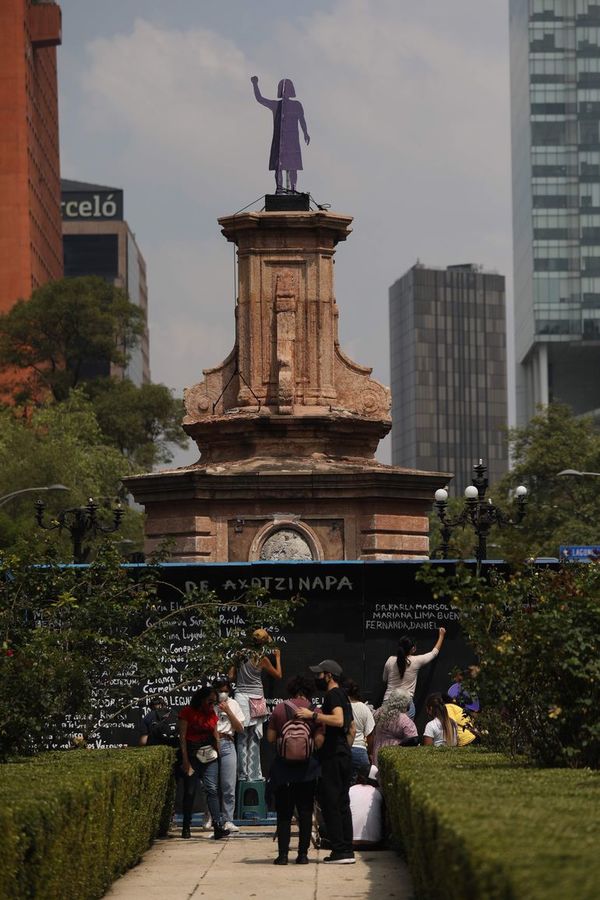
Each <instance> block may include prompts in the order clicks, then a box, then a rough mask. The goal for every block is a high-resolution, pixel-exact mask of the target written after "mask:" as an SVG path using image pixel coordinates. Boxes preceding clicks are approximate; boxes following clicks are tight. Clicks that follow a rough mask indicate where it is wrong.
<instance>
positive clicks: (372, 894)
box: [105, 827, 412, 900]
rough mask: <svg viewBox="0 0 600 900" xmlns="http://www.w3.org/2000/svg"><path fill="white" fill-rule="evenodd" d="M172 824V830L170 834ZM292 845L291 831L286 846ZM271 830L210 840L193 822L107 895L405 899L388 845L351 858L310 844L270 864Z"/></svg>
mask: <svg viewBox="0 0 600 900" xmlns="http://www.w3.org/2000/svg"><path fill="white" fill-rule="evenodd" d="M178 833H179V832H178V831H177V832H175V831H174V832H173V835H177V834H178ZM295 846H296V839H295V836H294V835H292V847H295ZM275 848H276V844H275V843H274V842H273V830H272V829H265V828H252V827H244V828H243V829H242V831H241V832H240V834H239V835H232V836H231V837H230V838H229V839H227V840H224V841H214V840H212V838H211V836H210V835H208V834H205V833H203V832H202V831H200V830H199V829H192V839H191V840H188V841H183V840H181V839H180V838H179V837H175V836H174V837H172V838H168V839H165V840H159V841H156V842H155V843H154V845H153V846H152V847H151V848H150V850H148V852H147V853H146V854H145V855H144V858H143V860H142V862H141V863H140V864H139V865H138V866H136V867H135V868H134V869H131V870H130V871H129V872H127V873H126V874H125V875H123V877H122V878H120V879H119V880H118V881H116V882H115V883H114V884H113V886H112V888H111V889H110V890H109V891H108V893H107V894H106V895H105V896H106V897H107V898H110V900H192V898H193V900H201V898H206V900H250V898H256V900H281V898H286V895H287V900H337V898H339V900H410V898H411V897H412V890H411V885H410V878H409V875H408V872H407V869H406V866H405V864H404V862H403V861H402V860H401V859H400V857H399V856H398V855H397V854H396V853H394V852H393V851H391V850H377V851H376V850H362V851H359V852H357V854H356V859H357V862H356V864H355V865H353V866H330V865H325V864H323V863H322V862H321V861H322V859H323V857H324V856H327V854H328V852H329V851H324V850H320V851H317V850H314V849H311V851H310V854H309V855H310V857H311V864H310V865H308V866H297V865H295V863H294V859H295V853H293V854H290V859H291V864H290V865H288V866H274V865H273V864H272V861H273V858H274V857H275V856H276V849H275Z"/></svg>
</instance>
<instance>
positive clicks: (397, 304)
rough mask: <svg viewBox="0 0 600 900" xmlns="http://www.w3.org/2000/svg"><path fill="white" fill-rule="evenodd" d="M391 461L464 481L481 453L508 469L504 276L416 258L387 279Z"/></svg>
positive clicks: (495, 472) (497, 470) (496, 470)
mask: <svg viewBox="0 0 600 900" xmlns="http://www.w3.org/2000/svg"><path fill="white" fill-rule="evenodd" d="M389 296H390V360H391V385H392V421H393V426H392V463H393V464H394V465H396V466H408V467H410V468H416V469H429V470H432V469H433V470H434V471H437V472H454V474H455V478H454V481H453V483H452V489H453V491H454V492H455V493H459V494H460V493H462V491H463V490H464V488H465V487H466V485H468V484H470V483H471V478H472V476H473V465H474V464H475V463H476V462H477V461H478V460H479V459H480V458H482V459H484V460H485V461H486V462H487V464H488V467H489V478H490V482H491V483H492V484H493V483H494V482H495V481H496V480H497V479H498V478H500V477H501V476H502V475H503V474H504V473H505V472H506V469H507V440H506V424H507V391H506V325H505V291H504V277H503V276H502V275H497V274H495V273H492V272H482V271H480V269H479V267H478V266H474V265H464V266H448V268H447V269H434V268H429V267H425V266H422V265H420V264H419V263H417V265H415V266H413V267H412V269H409V271H408V272H407V273H406V274H405V275H403V276H402V278H400V279H399V280H398V281H396V282H395V283H394V284H393V285H392V286H391V288H390V292H389Z"/></svg>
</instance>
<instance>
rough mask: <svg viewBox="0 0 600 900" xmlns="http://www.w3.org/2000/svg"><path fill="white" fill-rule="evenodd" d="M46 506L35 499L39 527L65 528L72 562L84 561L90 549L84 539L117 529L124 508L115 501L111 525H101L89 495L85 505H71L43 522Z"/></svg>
mask: <svg viewBox="0 0 600 900" xmlns="http://www.w3.org/2000/svg"><path fill="white" fill-rule="evenodd" d="M45 508H46V506H45V503H44V501H43V500H36V501H35V519H36V522H37V524H38V525H39V527H40V528H43V529H44V530H45V531H53V530H54V529H55V528H60V529H61V530H62V529H63V528H64V529H66V530H67V531H68V532H69V534H70V535H71V541H72V543H73V562H76V563H85V562H87V560H88V557H89V555H90V550H91V549H92V548H91V547H90V546H89V545H87V546H84V541H86V539H90V538H95V537H96V536H97V535H98V534H112V533H114V532H115V531H118V530H119V528H120V526H121V521H122V519H123V515H124V510H123V507H122V506H121V504H120V503H117V505H116V506H115V508H114V510H113V522H112V525H103V524H102V523H101V522H99V521H98V509H99V506H98V504H97V503H96V502H95V501H94V500H93V499H92V498H91V497H90V499H89V501H88V504H87V506H72V507H70V508H69V509H63V510H61V511H60V512H59V513H58V515H57V516H56V518H55V519H53V520H52V522H50V523H46V522H44V510H45Z"/></svg>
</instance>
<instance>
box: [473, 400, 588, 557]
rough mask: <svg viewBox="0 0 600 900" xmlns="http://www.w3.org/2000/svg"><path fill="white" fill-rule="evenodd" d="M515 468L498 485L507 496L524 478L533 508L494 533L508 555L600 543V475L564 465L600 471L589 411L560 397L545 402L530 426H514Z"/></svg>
mask: <svg viewBox="0 0 600 900" xmlns="http://www.w3.org/2000/svg"><path fill="white" fill-rule="evenodd" d="M509 440H510V446H511V452H512V459H513V467H512V469H511V471H510V472H509V473H508V474H507V475H506V476H505V477H504V478H503V479H502V480H501V481H500V482H498V484H497V485H496V486H495V487H494V490H493V491H492V494H493V497H494V501H495V500H496V498H499V499H501V498H503V497H506V496H507V494H508V493H509V492H511V491H513V490H514V488H516V487H517V485H519V484H525V485H526V487H527V490H528V498H527V514H526V516H525V519H524V521H523V523H522V524H521V525H520V526H519V527H518V528H516V529H515V528H505V529H496V530H495V532H493V533H492V534H493V536H492V538H491V540H492V541H494V542H495V543H496V544H498V545H499V547H500V549H501V554H500V555H504V556H505V557H506V558H507V559H513V560H514V559H515V558H517V559H521V560H522V559H524V558H526V557H537V556H558V553H559V547H560V545H561V544H597V543H598V542H599V541H600V532H599V530H598V507H599V505H600V478H594V477H588V478H586V477H583V478H580V477H577V476H564V475H559V474H558V473H559V472H561V471H563V470H564V469H577V470H579V471H587V472H600V432H599V431H598V429H597V427H596V426H595V424H594V421H593V420H592V419H591V418H588V417H582V418H579V417H577V418H576V417H575V416H574V415H573V414H572V413H571V411H570V409H569V408H568V407H566V406H563V405H561V404H558V403H553V404H550V406H547V407H544V408H540V410H539V411H538V413H537V415H536V416H534V418H533V419H532V420H531V421H530V422H529V424H528V425H527V426H525V427H524V428H514V429H511V431H510V435H509Z"/></svg>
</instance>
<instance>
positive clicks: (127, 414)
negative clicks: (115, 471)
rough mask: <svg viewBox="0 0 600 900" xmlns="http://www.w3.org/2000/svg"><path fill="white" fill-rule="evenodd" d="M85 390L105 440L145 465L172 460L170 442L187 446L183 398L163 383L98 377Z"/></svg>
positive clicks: (149, 466)
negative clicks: (183, 422) (174, 395)
mask: <svg viewBox="0 0 600 900" xmlns="http://www.w3.org/2000/svg"><path fill="white" fill-rule="evenodd" d="M84 390H85V394H86V395H87V397H89V399H90V401H91V403H92V406H93V409H94V412H95V414H96V418H97V420H98V423H99V425H100V428H101V429H102V433H103V434H104V436H105V438H106V440H107V441H108V442H109V443H110V444H112V445H113V446H115V447H118V449H119V450H120V451H121V453H123V454H125V455H126V456H127V457H129V458H130V459H131V460H132V461H133V462H134V463H135V464H136V465H138V466H140V467H141V468H142V469H150V468H152V467H153V466H155V465H157V464H161V463H163V464H164V463H169V462H171V460H172V459H173V454H172V452H171V450H170V447H169V445H173V444H175V445H176V446H178V447H186V446H187V444H188V437H187V435H186V434H185V432H184V430H183V428H182V427H181V420H182V418H183V414H184V408H183V401H182V400H180V399H176V398H175V397H173V394H172V393H171V391H170V390H169V388H168V387H166V386H165V385H164V384H143V385H142V386H141V387H137V386H136V385H135V384H133V382H131V381H129V380H128V379H115V378H99V379H96V380H94V381H88V382H87V384H86V385H85V388H84Z"/></svg>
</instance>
